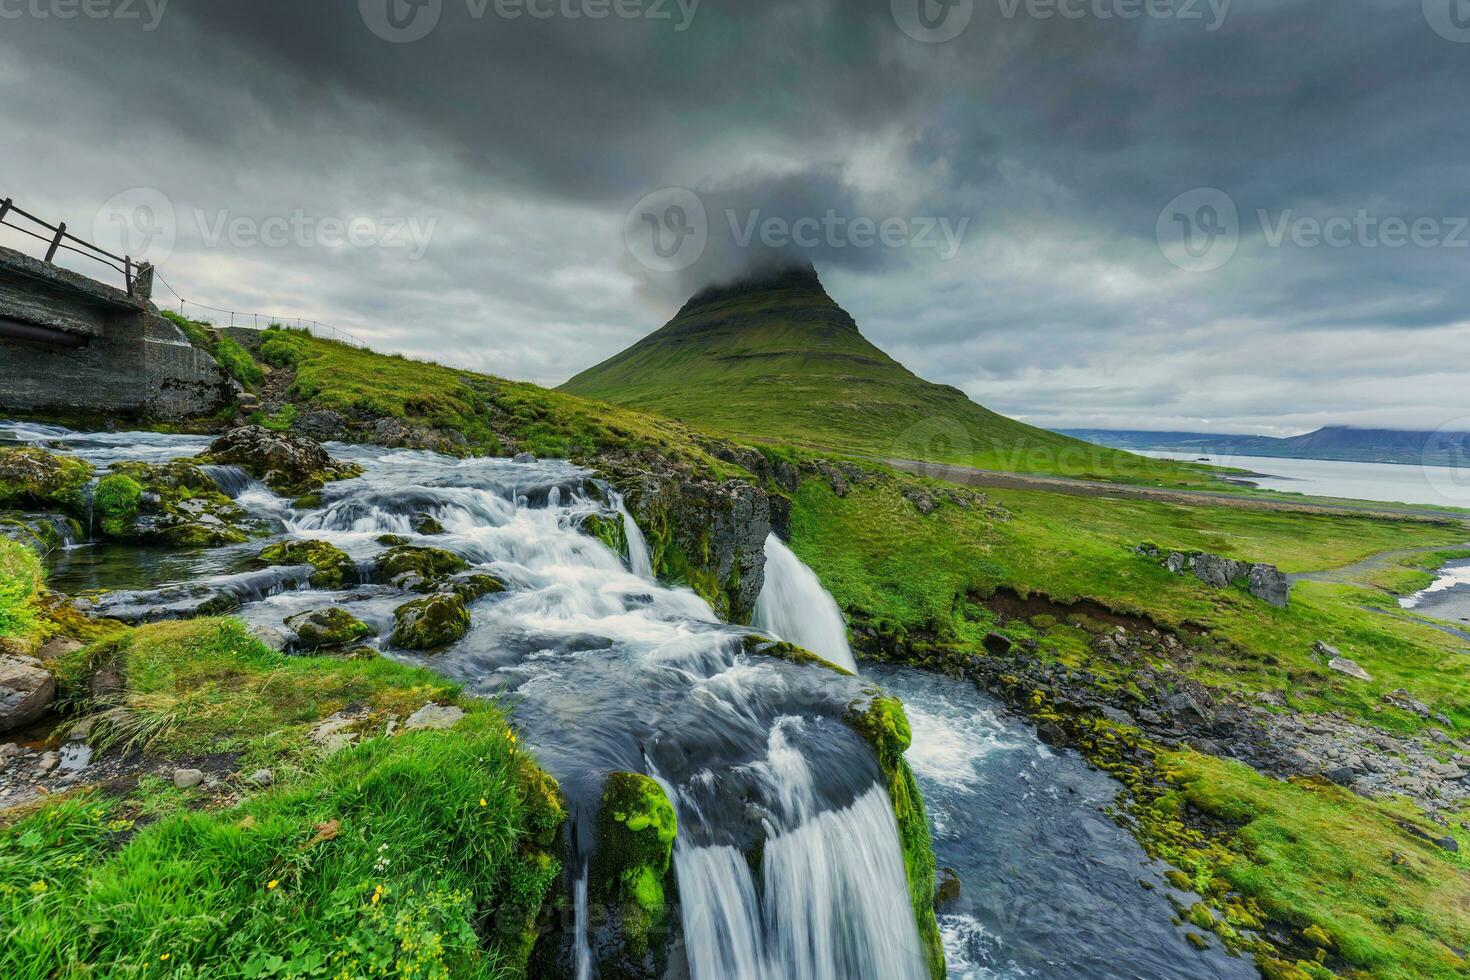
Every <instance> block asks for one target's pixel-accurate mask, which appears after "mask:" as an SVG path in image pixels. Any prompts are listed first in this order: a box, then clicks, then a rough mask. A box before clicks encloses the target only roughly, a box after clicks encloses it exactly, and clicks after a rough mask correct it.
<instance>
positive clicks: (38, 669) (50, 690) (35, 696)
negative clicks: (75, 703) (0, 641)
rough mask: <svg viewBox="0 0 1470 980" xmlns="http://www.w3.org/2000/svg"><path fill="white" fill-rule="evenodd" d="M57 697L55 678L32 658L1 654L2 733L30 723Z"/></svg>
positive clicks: (0, 717) (0, 697)
mask: <svg viewBox="0 0 1470 980" xmlns="http://www.w3.org/2000/svg"><path fill="white" fill-rule="evenodd" d="M55 697H56V679H55V678H54V677H52V676H51V672H50V671H48V670H46V668H45V667H44V666H43V665H42V664H41V661H39V660H36V659H35V658H33V657H20V656H11V655H9V654H0V732H9V731H14V730H15V729H17V728H20V727H22V726H24V725H28V724H30V723H31V722H33V721H35V720H36V719H37V718H39V717H41V715H42V714H43V713H44V712H45V711H46V709H47V708H48V707H49V706H50V704H51V701H52V699H53V698H55Z"/></svg>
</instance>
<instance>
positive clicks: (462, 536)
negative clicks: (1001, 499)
mask: <svg viewBox="0 0 1470 980" xmlns="http://www.w3.org/2000/svg"><path fill="white" fill-rule="evenodd" d="M188 440H192V441H187V440H186V439H185V438H184V437H176V436H154V435H148V434H129V435H127V436H107V437H106V438H99V437H93V436H87V437H78V438H77V439H75V440H71V439H68V440H67V442H66V445H67V449H69V450H71V449H72V447H73V446H75V447H76V448H75V450H73V451H75V452H77V454H78V455H84V458H88V459H90V460H91V461H93V462H94V465H105V464H106V463H109V462H111V461H114V460H117V459H125V458H138V459H159V460H161V459H169V458H172V457H173V456H177V455H182V454H183V453H184V452H186V451H194V452H198V451H200V450H202V449H204V448H205V446H206V445H207V442H206V441H204V440H201V439H198V438H197V437H188ZM333 452H334V455H337V456H338V457H339V458H343V459H346V460H349V461H351V462H354V463H357V464H359V465H361V466H362V468H363V470H364V472H363V475H362V476H361V477H358V478H355V479H353V480H350V481H343V482H340V483H336V484H331V485H329V486H328V487H327V488H326V489H325V490H324V491H323V492H322V495H321V500H320V504H319V506H316V507H314V508H310V509H299V510H298V509H296V508H292V507H284V508H283V507H282V502H281V501H280V500H279V499H278V498H276V497H274V495H271V494H268V493H265V492H264V491H258V490H257V489H255V488H254V487H249V488H246V489H244V490H243V492H241V493H240V496H239V498H238V503H239V505H240V506H241V507H242V508H243V509H245V510H247V511H248V512H250V513H251V515H252V516H254V517H256V518H268V519H269V521H270V522H271V523H272V524H273V526H275V527H277V528H278V529H279V536H280V538H281V539H288V540H289V539H294V540H306V539H316V540H322V541H325V542H327V543H330V544H332V545H334V546H335V547H337V548H339V549H341V550H342V551H343V552H344V553H345V554H346V555H347V557H348V559H350V560H351V562H353V563H354V564H355V565H356V566H357V567H358V568H359V569H361V570H362V572H361V574H358V575H349V576H348V581H347V582H345V583H344V584H343V585H342V586H341V587H338V588H321V587H315V586H313V585H312V583H311V581H310V578H311V573H312V571H313V570H312V569H311V568H309V567H306V566H294V567H285V568H270V569H250V570H247V571H244V572H242V571H239V564H240V562H241V560H242V559H248V557H249V556H251V555H253V554H255V553H256V552H257V551H258V549H259V548H260V547H261V546H262V545H263V543H264V542H259V541H252V542H250V543H249V544H247V545H242V546H240V547H239V548H238V549H237V550H233V551H232V550H230V549H217V550H216V551H217V557H210V555H209V554H208V553H201V552H193V551H190V552H184V553H181V554H180V555H179V556H178V559H177V561H175V562H174V563H173V564H170V565H168V566H166V571H160V572H159V573H158V575H157V577H150V576H143V577H141V579H140V581H136V582H134V583H133V588H136V587H137V585H138V584H143V585H146V586H147V589H146V590H145V591H140V592H134V593H131V594H130V593H128V592H126V591H125V590H124V589H122V588H120V586H121V585H122V583H109V582H107V581H102V582H99V583H98V584H99V585H101V586H102V587H104V588H111V589H112V590H113V591H111V592H107V593H104V599H103V600H100V601H103V602H106V601H109V600H110V599H111V597H117V600H118V601H119V602H121V601H123V600H127V601H129V603H130V605H131V607H132V608H133V609H134V611H135V614H136V616H137V618H140V619H147V618H157V617H162V616H173V615H199V614H202V613H217V612H225V611H229V612H232V613H234V614H236V615H239V616H240V617H241V618H242V619H244V620H245V621H246V623H248V624H249V625H250V626H251V627H252V628H255V629H257V630H261V631H266V630H274V631H278V632H282V633H285V632H287V631H286V630H285V629H283V626H284V623H285V621H286V620H287V619H289V618H291V617H292V616H293V615H295V614H298V613H301V612H305V611H308V610H313V609H320V608H322V607H326V606H334V607H337V608H340V609H343V610H346V611H347V612H350V613H351V614H352V615H353V616H354V617H356V618H357V619H359V620H360V621H361V622H363V623H364V624H366V625H367V627H368V628H369V630H370V631H371V634H372V635H371V636H368V637H365V638H364V639H363V640H362V642H363V643H364V644H365V645H372V646H375V647H376V648H377V649H378V650H379V651H380V652H381V653H382V654H383V655H384V656H386V657H391V658H393V659H396V660H400V661H405V662H408V663H413V664H416V665H422V666H425V667H428V668H430V669H432V670H434V671H436V672H438V673H440V674H442V675H444V676H446V677H448V678H450V679H451V680H453V681H456V682H458V683H461V684H463V685H464V689H465V690H466V692H468V693H470V694H477V695H484V696H487V697H501V698H503V702H502V703H504V704H506V705H507V706H508V710H510V711H512V712H513V714H514V720H515V724H516V726H517V728H518V730H519V731H520V733H521V734H522V736H523V742H524V744H525V745H526V746H527V747H528V748H529V749H530V750H531V751H533V752H534V753H535V755H536V757H537V759H538V760H539V762H540V763H541V765H542V766H544V767H545V768H546V769H547V770H548V771H549V772H551V773H552V774H553V775H554V776H555V777H556V779H557V781H558V783H559V785H560V787H561V790H562V792H563V794H564V796H565V797H566V800H567V809H568V811H569V812H570V813H571V814H573V816H572V818H571V819H572V821H573V824H574V825H573V827H572V829H571V831H570V834H569V836H570V839H571V840H572V841H573V842H574V846H573V853H571V854H570V855H569V856H568V860H567V866H568V868H569V874H568V877H569V881H568V887H567V890H568V892H569V894H568V895H567V898H568V899H570V901H571V903H572V905H573V907H574V909H575V919H574V928H575V930H576V934H575V935H569V936H567V937H566V938H567V942H566V944H565V946H564V947H563V949H562V950H561V951H560V953H559V956H560V962H562V964H563V966H562V972H563V973H564V974H567V975H575V976H577V977H579V978H582V980H591V978H594V977H596V976H597V974H598V968H599V958H600V957H603V956H606V955H608V954H607V952H606V950H604V949H603V946H604V945H605V944H604V943H603V942H602V940H601V938H600V937H599V936H598V934H597V933H596V930H597V929H598V928H600V927H599V925H598V923H599V922H601V921H604V917H603V916H601V915H600V914H599V913H600V911H601V910H599V909H597V908H595V907H591V908H589V901H592V902H595V901H598V900H599V899H598V898H597V897H596V895H595V889H593V890H592V891H593V892H594V894H593V895H592V896H589V895H588V891H589V889H588V884H589V882H588V869H589V865H588V863H587V862H588V861H589V859H591V860H595V851H596V842H597V829H596V823H597V814H598V809H599V807H600V805H601V801H602V798H603V791H604V786H605V782H606V778H607V775H608V774H609V773H612V772H643V773H648V774H650V775H653V776H654V777H655V778H657V779H659V780H660V781H661V783H662V784H663V785H664V786H665V787H666V792H667V794H668V797H669V799H670V801H671V802H672V803H673V805H674V807H675V809H676V810H677V813H678V833H677V836H676V838H675V842H674V872H673V874H674V876H675V877H676V878H677V881H678V885H679V889H680V905H679V908H678V910H677V913H676V916H677V923H678V925H679V930H680V933H681V937H680V938H682V939H683V943H682V945H681V944H675V945H674V946H673V947H671V948H672V949H673V950H674V951H675V952H677V951H678V950H679V949H687V951H688V952H687V959H688V961H689V967H690V977H691V980H765V978H773V980H923V978H924V977H925V973H926V971H925V965H924V958H923V955H922V952H921V948H920V941H919V937H918V927H917V925H916V923H915V921H914V916H913V912H912V909H910V908H909V892H908V883H907V880H906V876H905V871H904V861H903V849H902V844H901V842H900V840H899V837H898V830H897V826H896V823H895V820H894V817H893V813H892V809H891V805H890V802H889V800H888V795H887V791H886V789H885V783H884V780H883V775H882V773H881V772H880V770H879V766H878V763H877V761H876V760H875V759H874V757H873V753H872V751H871V748H870V747H869V746H868V744H867V743H866V742H865V741H864V740H863V739H862V738H861V737H860V736H859V735H858V734H857V733H856V732H855V731H853V730H852V728H850V727H849V726H848V725H847V724H846V723H845V722H844V718H845V717H846V716H847V713H848V711H849V708H850V706H851V705H852V704H853V702H854V701H857V700H859V699H861V698H864V697H865V696H868V695H869V688H868V686H867V685H865V684H864V683H863V682H862V681H861V680H859V679H857V678H854V677H849V676H845V675H839V674H837V673H834V672H833V671H830V670H827V669H826V668H824V667H821V666H818V665H813V664H804V663H793V662H788V661H786V660H783V659H780V658H776V657H768V656H764V655H762V654H761V653H760V652H759V651H757V650H753V649H752V648H751V645H750V644H749V642H748V640H749V637H750V635H751V630H750V629H749V628H747V627H744V626H739V625H735V624H730V623H723V622H721V621H720V619H719V617H718V616H716V614H715V613H714V611H713V610H712V609H711V608H710V606H709V604H708V603H707V602H705V600H703V599H702V598H700V597H699V596H698V595H697V594H696V593H695V592H694V591H693V590H692V589H690V588H687V587H676V586H670V585H665V584H661V583H659V582H657V581H656V580H655V579H654V578H653V574H652V573H653V569H652V567H651V566H652V562H651V560H650V554H649V547H648V543H647V541H646V540H645V539H644V537H643V535H642V534H641V533H640V531H639V529H638V526H637V523H636V522H635V521H634V520H633V519H632V516H631V514H630V513H629V512H628V509H627V508H626V507H625V506H623V505H622V502H621V501H619V500H617V499H616V497H614V496H611V495H609V494H608V493H606V492H605V489H604V488H602V487H600V486H598V485H597V484H596V483H595V478H594V476H593V474H592V473H591V472H590V471H588V470H584V469H582V468H580V467H577V466H575V465H573V464H571V463H568V462H565V461H559V460H537V461H535V462H531V463H521V464H516V463H512V462H511V461H510V460H504V459H471V460H457V459H451V458H449V457H444V456H437V455H435V454H433V453H427V452H421V451H416V450H384V449H381V448H378V447H353V446H342V447H333ZM425 513H427V514H432V515H433V516H434V517H435V518H436V519H437V520H438V521H439V522H440V523H441V524H442V525H443V528H444V532H443V533H442V534H439V535H435V536H433V538H432V539H430V540H428V541H425V542H424V544H425V545H428V544H432V545H433V547H435V548H442V549H445V550H448V551H450V552H453V553H454V554H455V555H457V556H458V557H459V558H461V559H462V560H463V561H464V563H465V564H467V565H468V566H469V569H470V571H469V572H467V573H466V574H477V575H478V574H483V575H489V576H493V577H494V578H495V579H496V580H497V581H498V582H500V583H501V584H502V585H503V588H502V589H500V590H497V591H492V592H490V593H487V594H484V595H479V596H475V597H473V598H471V599H468V600H467V602H468V604H469V605H470V607H471V608H470V612H471V624H470V627H469V630H468V632H467V633H466V634H465V635H464V636H463V637H462V638H461V639H459V640H458V641H456V642H454V643H452V644H450V645H448V646H446V647H444V648H443V649H441V650H438V651H435V652H434V653H433V654H432V656H426V655H423V654H420V653H417V652H414V651H409V650H404V649H399V648H397V647H396V646H395V645H394V643H393V640H392V635H393V628H394V623H395V617H396V610H397V609H398V608H399V607H401V606H402V605H403V604H404V603H405V601H407V599H409V598H412V597H413V596H414V595H417V593H412V592H406V591H404V589H403V588H401V587H400V586H398V585H394V584H393V583H392V582H391V581H383V580H382V576H378V575H375V574H373V573H372V569H373V568H374V563H375V562H376V561H377V559H379V558H380V557H381V556H382V555H383V554H384V553H385V551H386V550H387V549H389V548H391V547H395V544H394V542H393V541H392V540H391V539H385V537H384V536H385V535H404V536H409V535H411V534H412V533H413V532H412V526H413V520H414V518H415V516H416V515H420V514H425ZM592 513H596V514H599V515H600V516H601V517H603V518H605V519H611V518H612V516H613V515H614V514H618V515H619V516H620V517H621V519H622V521H623V526H624V530H625V532H626V538H627V545H628V558H627V561H626V563H625V561H624V560H623V558H622V557H621V556H619V555H617V554H615V553H614V552H613V551H612V550H611V549H610V548H608V547H607V546H606V545H605V544H603V543H602V542H601V541H600V540H598V539H597V538H596V537H594V536H592V535H591V534H588V533H586V532H585V531H583V530H582V528H583V527H584V526H585V524H586V517H587V516H588V515H589V514H592ZM410 540H411V541H414V542H415V543H417V541H416V539H415V538H410ZM766 550H767V555H768V569H769V571H768V578H767V582H766V588H765V591H764V592H763V593H762V595H761V600H762V602H761V608H762V610H763V611H764V612H763V616H762V620H761V621H762V625H763V626H764V628H765V629H767V630H769V631H770V632H771V633H775V634H776V635H779V636H781V637H782V638H784V639H788V640H791V641H792V642H798V643H801V644H802V645H804V646H808V647H810V648H812V649H813V650H814V652H816V653H819V654H821V655H822V656H824V657H827V658H829V659H831V660H833V661H835V662H839V663H842V664H844V665H845V666H849V667H850V666H851V665H852V657H851V654H850V653H849V652H848V650H847V647H846V643H845V640H844V630H843V626H842V617H841V615H840V613H839V612H838V610H837V607H836V604H835V603H834V602H833V600H832V599H831V597H830V596H828V595H826V593H824V592H823V591H822V589H821V586H820V585H819V584H818V583H817V580H816V577H815V576H814V575H813V574H812V572H811V571H810V570H809V569H807V568H805V566H803V565H802V564H801V563H800V562H799V561H797V560H796V558H795V557H794V556H793V555H791V553H790V551H789V550H787V549H786V548H785V547H784V546H783V545H781V544H780V542H779V541H776V540H775V539H771V541H770V542H768V543H767V546H766ZM221 566H224V567H223V568H222V567H221ZM161 567H162V566H161ZM221 571H224V572H225V574H221ZM165 576H169V577H170V578H169V579H168V580H163V581H161V580H160V579H163V578H164V577H165ZM438 587H439V588H447V587H449V585H448V583H441V584H440V585H439V586H438ZM755 855H759V857H755ZM752 860H754V861H756V863H757V864H758V872H752V870H751V867H750V861H752ZM589 930H592V934H590V935H589Z"/></svg>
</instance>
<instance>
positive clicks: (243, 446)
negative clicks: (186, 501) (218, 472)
mask: <svg viewBox="0 0 1470 980" xmlns="http://www.w3.org/2000/svg"><path fill="white" fill-rule="evenodd" d="M200 460H201V461H202V462H209V463H234V464H235V465H237V466H240V467H242V468H244V469H245V470H246V471H247V472H248V473H250V475H251V476H254V477H256V478H257V479H260V480H264V481H265V483H266V485H267V486H269V487H270V488H271V489H272V490H274V491H275V492H276V493H279V494H281V495H282V496H287V497H297V496H300V495H302V494H305V493H310V492H312V491H314V490H320V489H321V488H322V487H323V486H324V485H326V484H327V483H328V482H330V481H332V480H345V479H349V478H351V477H354V476H359V475H361V473H362V468H361V467H359V466H357V465H356V464H354V463H344V462H341V461H340V460H335V459H333V458H332V457H331V456H329V455H327V451H326V450H325V449H323V448H322V447H321V444H320V443H318V442H317V441H316V440H314V439H309V438H306V437H305V436H298V435H291V434H289V433H285V432H273V431H271V430H270V429H267V428H265V427H264V426H259V425H246V426H241V427H240V428H238V429H231V430H230V431H229V432H226V433H225V434H224V435H222V436H220V437H219V438H218V439H216V440H215V441H214V443H213V444H212V445H211V446H210V447H209V452H208V453H206V454H205V455H204V456H202V457H200Z"/></svg>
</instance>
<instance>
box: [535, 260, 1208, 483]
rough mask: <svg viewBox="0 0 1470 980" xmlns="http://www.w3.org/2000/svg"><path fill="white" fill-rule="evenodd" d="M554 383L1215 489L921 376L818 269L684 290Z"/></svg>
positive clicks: (1070, 470)
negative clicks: (819, 278)
mask: <svg viewBox="0 0 1470 980" xmlns="http://www.w3.org/2000/svg"><path fill="white" fill-rule="evenodd" d="M562 390H564V391H569V392H572V393H574V394H579V395H585V396H587V397H590V398H600V399H603V400H605V401H609V402H613V403H616V404H618V405H626V406H628V407H630V408H637V409H640V410H643V411H649V412H657V413H659V414H662V415H666V416H669V417H671V418H675V419H679V420H682V421H684V422H687V423H690V424H692V425H698V426H700V427H701V428H704V429H707V430H710V431H714V432H719V433H722V434H725V435H728V436H732V437H736V438H740V439H744V440H758V441H763V442H765V441H769V442H776V443H785V444H790V445H795V446H804V447H814V448H820V449H833V450H838V451H841V452H846V453H852V454H856V455H863V456H871V457H876V458H899V459H912V460H926V461H932V462H941V463H955V464H962V465H969V466H978V467H982V468H985V469H996V470H1008V471H1016V472H1023V473H1041V474H1049V475H1059V476H1071V477H1083V478H1091V479H1099V480H1107V481H1116V482H1124V483H1147V484H1159V483H1167V484H1168V485H1170V486H1211V487H1216V488H1224V485H1223V484H1220V483H1219V482H1218V481H1217V480H1216V479H1215V478H1214V477H1213V476H1212V475H1211V474H1210V473H1209V472H1208V471H1207V469H1205V468H1201V467H1197V466H1190V465H1187V464H1181V463H1176V462H1173V461H1167V460H1155V459H1151V458H1147V457H1143V456H1135V455H1133V454H1131V453H1126V452H1121V451H1119V450H1115V449H1108V448H1105V447H1102V446H1096V445H1093V444H1091V443H1086V442H1082V441H1080V440H1077V439H1072V438H1070V437H1067V436H1062V435H1058V434H1057V433H1054V432H1048V431H1046V430H1044V429H1038V428H1035V427H1034V426H1030V425H1026V424H1025V423H1022V422H1017V421H1015V420H1014V419H1009V418H1006V417H1005V416H1002V415H998V414H996V413H994V412H991V411H990V410H988V409H986V408H983V407H981V406H980V405H977V404H975V403H974V402H972V401H971V400H970V399H969V398H968V397H967V396H966V395H965V394H964V393H963V392H961V391H959V390H958V389H956V388H951V387H948V386H946V385H937V384H933V383H931V382H928V381H925V380H923V379H922V378H920V377H918V376H917V375H915V374H914V373H913V372H911V371H909V370H908V369H907V368H905V367H904V366H903V365H902V364H900V363H898V362H897V361H895V360H894V359H893V358H891V357H889V356H888V355H887V354H885V353H884V352H883V351H881V350H879V349H878V348H877V347H875V346H873V344H871V343H870V342H869V341H868V340H867V339H866V338H864V337H863V336H862V334H861V333H859V332H858V329H857V326H856V324H854V323H853V321H852V319H851V318H850V317H849V316H848V315H847V314H846V313H845V312H843V311H842V309H841V308H840V307H838V306H837V304H836V303H835V302H834V301H833V300H832V299H831V298H830V297H829V296H828V295H827V294H826V292H825V291H824V290H823V289H822V288H821V286H820V284H818V283H816V282H815V281H814V279H813V281H811V282H797V283H794V284H790V283H788V284H778V285H774V286H766V287H760V288H752V289H749V290H745V291H738V292H733V293H726V294H722V295H720V296H717V297H715V298H713V299H710V300H708V301H703V302H699V303H694V302H691V303H690V304H688V305H686V307H685V308H684V309H683V310H682V311H681V312H680V313H679V315H678V316H676V317H675V318H674V319H673V320H672V321H670V322H669V323H668V324H667V325H666V326H664V327H663V328H662V329H660V330H658V331H656V332H654V333H652V334H650V335H649V336H647V337H645V338H643V340H641V341H639V342H638V343H636V344H634V345H633V346H632V347H630V348H628V349H627V350H625V351H623V352H622V353H620V354H617V355H616V356H614V357H612V358H610V359H608V360H607V361H604V362H603V363H601V364H599V365H596V366H595V367H592V368H589V369H587V370H586V371H583V372H582V373H581V374H579V375H577V376H576V377H574V378H572V379H571V380H570V381H568V382H567V383H566V384H564V385H563V386H562Z"/></svg>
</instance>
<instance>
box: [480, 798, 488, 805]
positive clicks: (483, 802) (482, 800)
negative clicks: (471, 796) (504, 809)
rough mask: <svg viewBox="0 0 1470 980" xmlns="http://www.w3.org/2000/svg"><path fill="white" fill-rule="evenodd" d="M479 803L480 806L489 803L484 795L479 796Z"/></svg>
mask: <svg viewBox="0 0 1470 980" xmlns="http://www.w3.org/2000/svg"><path fill="white" fill-rule="evenodd" d="M480 805H481V806H489V805H490V804H489V803H487V802H485V797H483V796H482V797H480Z"/></svg>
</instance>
